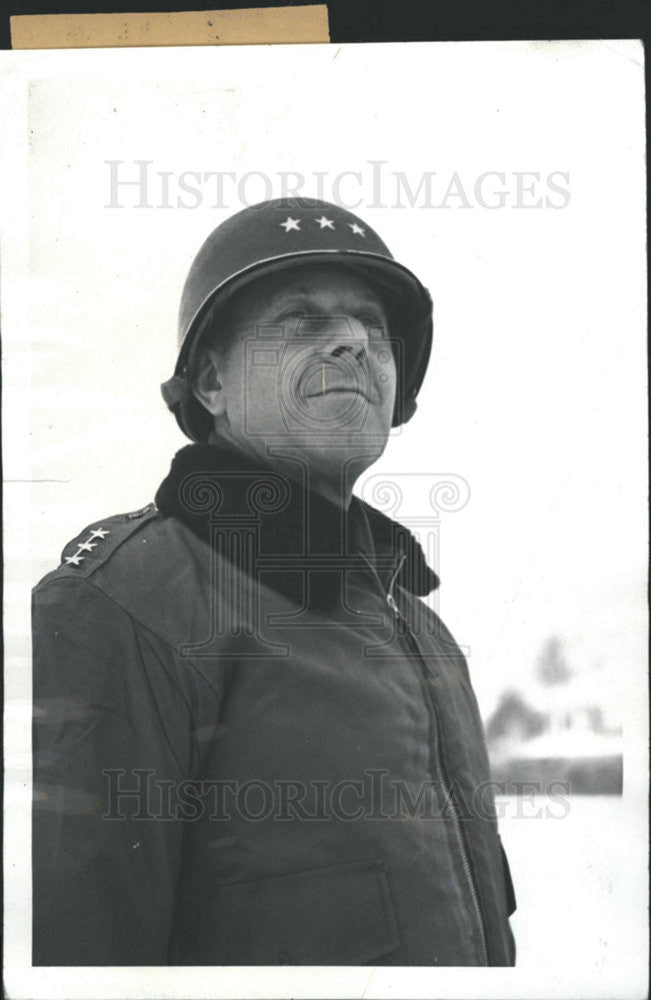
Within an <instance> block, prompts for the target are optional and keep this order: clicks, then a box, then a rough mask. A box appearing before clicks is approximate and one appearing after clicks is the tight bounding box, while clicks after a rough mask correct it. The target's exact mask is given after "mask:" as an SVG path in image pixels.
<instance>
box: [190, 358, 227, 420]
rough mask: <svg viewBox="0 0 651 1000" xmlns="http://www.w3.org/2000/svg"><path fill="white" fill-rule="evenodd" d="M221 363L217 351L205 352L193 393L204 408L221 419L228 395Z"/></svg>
mask: <svg viewBox="0 0 651 1000" xmlns="http://www.w3.org/2000/svg"><path fill="white" fill-rule="evenodd" d="M220 368H221V362H220V359H219V355H218V354H217V352H216V351H211V350H204V351H203V352H202V355H201V357H200V359H199V362H198V364H197V375H196V376H195V378H194V382H193V385H192V391H193V393H194V395H195V396H196V397H197V399H198V400H199V402H200V403H201V405H202V406H205V408H206V409H207V410H208V412H209V413H212V415H213V417H219V416H220V415H221V414H222V413H223V412H224V410H225V409H226V394H225V392H224V388H223V386H222V383H221V379H220Z"/></svg>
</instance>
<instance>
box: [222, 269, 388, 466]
mask: <svg viewBox="0 0 651 1000" xmlns="http://www.w3.org/2000/svg"><path fill="white" fill-rule="evenodd" d="M228 322H229V330H230V332H231V338H230V343H231V346H230V348H229V349H228V351H227V352H226V353H225V354H224V355H223V356H221V357H219V356H215V358H214V360H215V368H216V375H217V379H218V384H219V388H220V392H221V395H220V398H219V400H218V405H217V410H218V411H219V412H215V414H214V415H215V426H216V429H217V432H218V433H219V434H222V435H223V436H224V437H227V438H229V439H230V440H231V441H234V442H235V443H236V444H238V446H239V447H240V448H242V449H243V450H244V451H246V452H247V453H251V454H255V455H256V456H258V457H260V458H266V459H268V458H269V457H270V456H271V455H272V454H273V452H272V451H271V449H276V450H277V449H281V451H282V449H285V451H287V450H289V449H291V452H292V455H293V456H296V457H298V458H302V459H303V460H304V461H305V462H307V463H309V464H310V465H311V466H316V467H320V468H321V469H323V470H324V471H325V470H326V469H327V467H328V466H333V467H334V466H338V467H341V465H342V463H344V464H345V463H350V466H351V469H352V467H353V466H354V465H357V466H358V468H356V469H355V471H356V473H357V474H359V472H360V471H362V469H363V468H366V466H368V465H370V464H371V463H372V462H373V461H375V459H376V458H377V457H378V456H379V455H380V454H381V453H382V451H383V450H384V448H385V446H386V442H387V439H388V436H389V431H390V428H391V420H392V415H393V409H394V402H395V395H396V382H397V377H396V365H395V360H394V355H393V351H392V349H391V344H390V340H389V332H388V329H387V317H386V313H385V310H384V308H383V305H382V302H381V300H380V299H379V298H378V296H377V294H376V293H375V292H374V290H373V288H372V286H371V285H370V284H368V283H367V282H366V281H364V280H363V279H362V278H360V277H358V276H357V275H355V274H353V273H352V272H351V271H349V270H348V269H347V268H342V267H337V266H330V265H329V266H327V267H325V268H324V267H319V266H317V265H314V266H305V267H302V268H300V269H296V270H295V271H293V272H287V273H283V272H281V273H280V274H277V275H271V276H268V277H267V278H265V279H262V280H261V281H259V282H256V283H255V284H254V285H252V286H250V288H248V289H246V290H244V291H243V292H241V293H240V294H239V296H238V298H237V299H236V300H235V302H234V304H233V307H232V308H231V309H230V311H229V316H228Z"/></svg>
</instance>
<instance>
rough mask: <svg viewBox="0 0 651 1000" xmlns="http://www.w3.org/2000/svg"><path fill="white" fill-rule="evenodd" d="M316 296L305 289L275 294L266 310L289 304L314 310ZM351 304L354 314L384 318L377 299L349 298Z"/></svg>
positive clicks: (383, 311)
mask: <svg viewBox="0 0 651 1000" xmlns="http://www.w3.org/2000/svg"><path fill="white" fill-rule="evenodd" d="M316 295H318V293H316V292H312V291H310V289H308V288H305V287H299V288H294V289H291V290H289V289H288V290H287V291H284V290H283V291H279V292H275V293H272V294H271V295H270V297H269V301H268V303H267V308H268V309H271V310H278V309H282V308H283V307H284V306H285V305H289V304H291V305H292V306H297V307H298V308H300V307H301V306H306V307H307V306H309V307H310V309H312V310H314V304H315V303H314V297H315V296H316ZM351 302H354V307H355V312H356V313H359V312H369V313H377V314H378V316H384V315H385V314H386V309H385V306H384V304H383V303H382V302H381V301H380V300H379V299H369V298H357V296H351ZM326 312H330V310H326V311H324V315H325V313H326Z"/></svg>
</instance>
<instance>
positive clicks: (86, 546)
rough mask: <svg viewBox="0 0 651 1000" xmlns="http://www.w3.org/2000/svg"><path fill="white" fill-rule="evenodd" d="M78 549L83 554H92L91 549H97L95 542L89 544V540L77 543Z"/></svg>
mask: <svg viewBox="0 0 651 1000" xmlns="http://www.w3.org/2000/svg"><path fill="white" fill-rule="evenodd" d="M79 548H80V549H81V550H82V551H83V552H92V550H93V549H96V548H97V542H91V541H90V540H88V541H87V542H79Z"/></svg>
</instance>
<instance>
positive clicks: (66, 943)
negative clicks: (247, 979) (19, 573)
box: [33, 445, 515, 966]
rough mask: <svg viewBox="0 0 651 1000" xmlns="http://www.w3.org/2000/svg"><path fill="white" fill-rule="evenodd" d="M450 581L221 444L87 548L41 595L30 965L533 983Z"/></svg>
mask: <svg viewBox="0 0 651 1000" xmlns="http://www.w3.org/2000/svg"><path fill="white" fill-rule="evenodd" d="M254 473H255V475H253V474H254ZM252 475H253V478H251V477H252ZM261 476H262V478H261ZM306 497H307V498H308V500H309V501H310V502H309V503H308V504H307V505H306V504H305V499H306ZM437 585H438V579H437V577H436V576H435V574H434V573H433V572H432V570H431V569H429V567H427V564H426V563H425V560H424V557H423V553H422V550H421V549H420V546H419V545H418V543H417V541H416V540H415V538H414V537H413V536H411V535H410V533H409V532H408V531H406V529H404V528H402V527H401V526H400V525H398V524H397V523H396V522H392V521H391V520H390V519H388V518H387V517H385V516H384V515H383V514H381V513H380V512H379V511H376V510H374V509H373V508H371V507H369V506H367V505H366V504H363V503H362V502H361V501H360V500H358V499H354V500H353V502H352V503H351V506H350V508H349V510H348V511H347V512H345V513H344V512H342V511H340V510H339V508H336V507H335V506H334V505H332V504H329V503H328V502H327V501H324V500H319V499H318V498H316V497H314V495H312V494H310V493H309V491H305V490H303V491H300V490H297V489H295V488H294V486H292V485H290V484H289V482H288V481H287V480H286V479H285V478H284V477H282V476H278V475H277V474H271V473H265V474H263V473H262V472H261V470H251V469H250V468H249V467H248V466H247V467H243V466H241V465H239V464H238V462H237V461H235V460H233V459H232V456H231V458H230V460H227V459H225V458H224V455H223V453H221V452H220V450H219V449H215V448H211V447H208V446H198V445H195V446H189V447H187V448H185V449H183V450H182V451H181V452H179V454H178V455H177V456H176V458H175V460H174V463H173V465H172V470H171V472H170V475H169V476H168V477H167V479H166V480H165V482H164V483H163V484H162V486H161V488H160V490H159V491H158V494H157V498H156V503H155V504H150V505H148V506H147V507H145V508H143V509H142V510H139V511H135V512H133V513H130V514H125V515H118V516H114V517H109V518H105V519H103V520H101V521H97V522H95V523H93V524H92V525H89V527H88V528H86V529H85V530H84V531H82V532H81V533H80V534H79V535H78V536H77V537H76V538H75V539H74V540H73V541H72V542H71V543H70V544H69V545H67V546H66V548H65V549H64V553H63V559H62V564H61V566H60V567H59V568H58V569H56V570H54V571H53V572H52V573H49V574H48V575H47V576H46V577H45V578H44V579H43V580H42V581H41V582H40V583H39V584H38V586H37V587H36V588H35V591H34V612H33V627H34V709H35V722H34V751H35V764H34V796H35V798H34V837H33V850H34V963H35V964H38V965H95V964H96V965H134V964H135V965H162V964H171V965H274V964H290V965H328V964H334V965H363V964H372V965H423V966H430V965H431V966H435V965H448V966H450V965H465V966H469V965H510V964H513V962H514V954H515V952H514V944H513V937H512V934H511V931H510V928H509V922H508V917H509V914H510V913H511V912H512V910H513V909H514V906H515V903H514V898H513V893H512V886H511V882H510V876H509V873H508V865H507V862H506V858H505V856H504V851H503V849H502V846H501V842H500V839H499V835H498V829H497V822H496V816H495V806H494V802H493V797H492V787H491V783H490V771H489V765H488V760H487V755H486V749H485V743H484V736H483V731H482V724H481V720H480V716H479V712H478V708H477V703H476V700H475V696H474V694H473V690H472V686H471V682H470V678H469V673H468V666H467V663H466V660H465V659H464V656H463V654H462V652H461V650H460V648H459V646H458V645H457V643H456V642H455V640H454V639H453V637H452V635H451V634H450V632H449V631H448V630H447V629H446V627H445V626H444V625H443V623H442V621H441V620H440V618H439V616H438V615H437V614H436V613H435V612H434V611H433V610H432V609H431V608H430V607H429V606H427V604H426V603H425V602H424V601H423V600H422V599H421V598H422V597H423V596H424V595H426V594H427V593H428V592H429V591H431V590H432V589H433V588H435V587H436V586H437Z"/></svg>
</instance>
